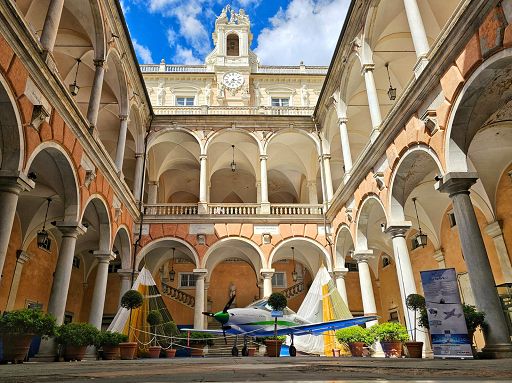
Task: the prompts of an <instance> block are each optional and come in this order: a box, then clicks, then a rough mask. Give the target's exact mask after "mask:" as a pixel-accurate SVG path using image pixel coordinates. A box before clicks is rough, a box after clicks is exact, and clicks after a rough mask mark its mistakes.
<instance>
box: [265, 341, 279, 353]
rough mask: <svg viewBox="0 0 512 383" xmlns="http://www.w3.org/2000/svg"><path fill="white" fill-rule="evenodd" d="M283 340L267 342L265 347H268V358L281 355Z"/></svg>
mask: <svg viewBox="0 0 512 383" xmlns="http://www.w3.org/2000/svg"><path fill="white" fill-rule="evenodd" d="M282 344H283V342H282V341H281V340H275V339H267V340H265V346H267V356H270V357H279V355H281V345H282Z"/></svg>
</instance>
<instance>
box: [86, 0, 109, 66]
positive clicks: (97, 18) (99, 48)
mask: <svg viewBox="0 0 512 383" xmlns="http://www.w3.org/2000/svg"><path fill="white" fill-rule="evenodd" d="M89 3H90V4H91V13H92V17H93V21H94V32H95V39H94V52H95V58H96V59H97V60H104V59H106V54H107V36H106V33H105V25H104V24H103V12H102V9H101V5H100V1H99V0H93V1H90V2H89Z"/></svg>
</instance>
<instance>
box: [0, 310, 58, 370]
mask: <svg viewBox="0 0 512 383" xmlns="http://www.w3.org/2000/svg"><path fill="white" fill-rule="evenodd" d="M55 329H56V324H55V318H54V317H53V316H52V315H50V314H45V313H43V312H42V311H40V310H35V309H22V310H14V311H9V312H5V313H4V315H3V316H2V317H1V318H0V337H1V338H2V341H3V361H4V362H13V363H21V362H23V360H24V359H25V356H26V355H27V352H28V350H29V348H30V343H31V342H32V339H33V338H34V336H41V337H48V336H53V335H55Z"/></svg>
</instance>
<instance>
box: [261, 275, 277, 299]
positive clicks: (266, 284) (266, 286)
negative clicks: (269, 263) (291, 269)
mask: <svg viewBox="0 0 512 383" xmlns="http://www.w3.org/2000/svg"><path fill="white" fill-rule="evenodd" d="M274 272H275V270H274V269H261V270H260V274H261V276H262V277H263V297H264V298H268V297H269V296H270V295H272V277H273V276H274Z"/></svg>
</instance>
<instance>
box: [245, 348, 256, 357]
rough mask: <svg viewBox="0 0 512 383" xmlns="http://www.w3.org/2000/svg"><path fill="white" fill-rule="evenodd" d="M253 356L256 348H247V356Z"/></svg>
mask: <svg viewBox="0 0 512 383" xmlns="http://www.w3.org/2000/svg"><path fill="white" fill-rule="evenodd" d="M254 355H256V347H249V348H247V356H254Z"/></svg>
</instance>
